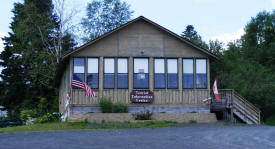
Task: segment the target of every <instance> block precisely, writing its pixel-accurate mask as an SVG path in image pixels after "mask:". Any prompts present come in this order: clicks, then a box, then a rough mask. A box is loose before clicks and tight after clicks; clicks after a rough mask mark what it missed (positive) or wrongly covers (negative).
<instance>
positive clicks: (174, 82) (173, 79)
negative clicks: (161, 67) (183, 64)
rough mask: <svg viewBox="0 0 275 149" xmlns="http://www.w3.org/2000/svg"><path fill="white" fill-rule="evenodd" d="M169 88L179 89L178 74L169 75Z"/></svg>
mask: <svg viewBox="0 0 275 149" xmlns="http://www.w3.org/2000/svg"><path fill="white" fill-rule="evenodd" d="M167 88H171V89H175V88H178V74H171V73H168V74H167Z"/></svg>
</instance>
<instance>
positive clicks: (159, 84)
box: [154, 58, 165, 89]
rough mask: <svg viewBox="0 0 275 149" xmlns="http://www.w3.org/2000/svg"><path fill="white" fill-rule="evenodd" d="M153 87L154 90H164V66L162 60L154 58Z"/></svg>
mask: <svg viewBox="0 0 275 149" xmlns="http://www.w3.org/2000/svg"><path fill="white" fill-rule="evenodd" d="M154 69H155V70H154V72H155V73H154V85H155V88H156V89H163V88H165V65H164V59H160V58H156V59H155V60H154Z"/></svg>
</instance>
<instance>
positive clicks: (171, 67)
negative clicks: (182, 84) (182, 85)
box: [167, 59, 178, 89]
mask: <svg viewBox="0 0 275 149" xmlns="http://www.w3.org/2000/svg"><path fill="white" fill-rule="evenodd" d="M167 88H170V89H175V88H178V60H177V59H167Z"/></svg>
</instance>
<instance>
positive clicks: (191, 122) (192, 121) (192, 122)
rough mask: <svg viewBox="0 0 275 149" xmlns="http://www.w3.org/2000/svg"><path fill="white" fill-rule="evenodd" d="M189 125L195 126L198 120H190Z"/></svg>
mask: <svg viewBox="0 0 275 149" xmlns="http://www.w3.org/2000/svg"><path fill="white" fill-rule="evenodd" d="M189 123H190V124H194V123H197V121H196V120H190V121H189Z"/></svg>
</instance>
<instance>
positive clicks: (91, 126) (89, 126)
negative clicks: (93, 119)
mask: <svg viewBox="0 0 275 149" xmlns="http://www.w3.org/2000/svg"><path fill="white" fill-rule="evenodd" d="M182 126H183V124H179V123H175V122H169V121H142V122H136V123H132V122H123V123H117V122H116V123H107V122H106V123H88V122H53V123H45V124H33V125H28V126H27V125H23V126H16V127H6V128H0V133H17V132H40V131H56V130H96V129H131V128H165V127H182Z"/></svg>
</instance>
